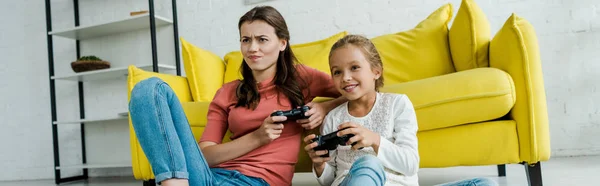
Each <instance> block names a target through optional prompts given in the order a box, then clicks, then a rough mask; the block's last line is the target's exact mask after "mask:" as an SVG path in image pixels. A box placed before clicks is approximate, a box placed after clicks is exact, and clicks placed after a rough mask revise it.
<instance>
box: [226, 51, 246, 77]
mask: <svg viewBox="0 0 600 186" xmlns="http://www.w3.org/2000/svg"><path fill="white" fill-rule="evenodd" d="M223 59H224V60H225V63H226V64H227V65H226V67H225V77H224V79H223V83H229V82H231V81H233V80H238V79H242V73H240V68H241V67H242V66H241V65H242V60H243V59H244V57H242V52H240V51H233V52H229V53H227V54H225V57H223Z"/></svg>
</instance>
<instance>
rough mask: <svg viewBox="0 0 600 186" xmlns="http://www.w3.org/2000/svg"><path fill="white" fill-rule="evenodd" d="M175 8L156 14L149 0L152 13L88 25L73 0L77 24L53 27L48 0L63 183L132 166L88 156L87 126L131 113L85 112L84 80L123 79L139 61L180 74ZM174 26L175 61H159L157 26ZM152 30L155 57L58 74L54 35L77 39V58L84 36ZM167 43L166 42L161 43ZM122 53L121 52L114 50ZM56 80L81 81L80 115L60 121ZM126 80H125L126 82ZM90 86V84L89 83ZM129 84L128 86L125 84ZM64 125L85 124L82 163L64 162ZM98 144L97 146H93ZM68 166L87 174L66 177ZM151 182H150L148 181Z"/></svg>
mask: <svg viewBox="0 0 600 186" xmlns="http://www.w3.org/2000/svg"><path fill="white" fill-rule="evenodd" d="M171 3H172V8H173V12H172V13H173V19H172V20H171V19H167V18H164V17H161V16H158V15H155V11H154V0H148V8H149V9H148V13H146V14H141V15H135V16H129V17H126V18H123V19H118V20H113V21H107V22H102V23H95V24H88V25H79V0H73V5H74V6H73V8H74V11H73V12H74V18H75V25H74V26H73V27H70V28H60V29H56V30H53V29H52V13H51V12H52V11H51V4H52V3H51V1H49V0H46V2H45V5H46V9H45V10H46V31H47V41H48V42H47V47H48V64H49V68H48V69H49V81H50V99H51V100H50V102H51V112H52V122H51V123H52V139H53V150H54V154H53V155H54V171H55V172H54V173H55V174H54V175H55V183H56V184H60V183H63V182H69V181H75V180H81V179H87V178H88V169H98V168H128V167H132V164H131V162H121V161H123V160H118V161H117V162H114V163H90V162H88V160H87V156H86V153H87V150H86V148H90V147H86V145H85V144H86V141H85V136H86V135H85V134H86V132H85V130H86V128H85V127H84V126H85V125H87V124H93V125H100V124H103V123H106V122H111V121H112V122H114V121H123V123H125V122H126V121H127V120H128V119H129V114H128V112H127V110H119V111H115V113H114V115H112V116H104V117H98V116H94V115H93V113H91V114H88V113H86V112H85V108H86V106H85V101H84V98H85V96H84V88H83V87H84V83H86V82H91V81H103V80H112V81H116V80H120V81H122V79H125V77H127V75H128V66H129V65H135V66H136V67H138V68H141V69H144V70H146V71H155V70H158V72H161V73H173V74H174V73H176V74H177V75H179V74H180V72H181V69H180V66H179V61H180V59H179V58H180V56H179V35H178V31H177V27H178V26H177V5H176V1H175V0H171ZM165 26H172V27H173V39H174V43H175V44H174V46H175V56H174V57H175V64H174V65H168V64H160V63H158V57H157V55H158V54H157V53H158V49H157V38H156V37H157V33H156V32H157V28H159V27H165ZM144 29H146V30H148V31H149V32H150V37H149V38H148V40H150V41H151V42H150V45H151V47H150V48H151V50H152V51H151V55H152V61H149V62H147V63H146V62H143V61H136V62H134V64H119V65H116V66H113V67H111V68H108V69H102V70H93V71H87V72H80V73H73V72H71V73H66V74H55V72H54V70H53V69H55V68H54V66H55V62H54V56H55V55H54V49H53V48H54V45H53V38H54V37H62V38H68V39H73V40H76V41H77V42H76V50H77V55H74V56H76V57H77V58H79V57H80V56H78V55H79V54H80V45H79V43H80V42H84V41H83V40H86V39H92V38H100V37H110V36H111V35H115V34H120V33H126V32H132V31H139V30H144ZM161 44H164V43H161ZM114 55H119V54H114ZM100 57H101V58H109V57H108V56H100ZM66 63H67V62H64V61H60V62H57V63H56V64H60V65H65V64H66ZM55 81H75V82H78V85H77V86H78V91H79V106H80V107H79V109H80V110H79V113H80V119H79V118H78V119H70V120H61V121H59V120H58V119H57V118H58V117H57V112H59V109H57V106H56V102H57V101H56V100H57V99H58V98H57V95H56V87H55V86H56V84H55ZM125 84H126V83H123V85H125ZM85 85H86V86H87V84H85ZM124 88H126V87H124ZM62 125H71V126H73V125H80V126H81V142H82V146H81V150H82V151H81V152H82V160H81V162H80V164H75V165H62V164H61V163H60V159H61V157H60V153H59V149H60V148H59V138H58V135H59V134H58V127H59V126H62ZM123 143H129V141H125V142H123ZM91 148H94V147H91ZM65 169H80V170H82V172H83V174H82V175H78V176H73V177H68V178H63V177H62V176H61V170H65ZM146 182H148V183H146ZM144 184H148V185H153V184H152V183H151V182H150V181H145V182H144Z"/></svg>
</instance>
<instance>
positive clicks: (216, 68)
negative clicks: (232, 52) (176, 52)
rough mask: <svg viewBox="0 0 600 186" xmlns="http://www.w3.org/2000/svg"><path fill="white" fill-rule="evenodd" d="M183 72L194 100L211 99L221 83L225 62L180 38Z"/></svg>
mask: <svg viewBox="0 0 600 186" xmlns="http://www.w3.org/2000/svg"><path fill="white" fill-rule="evenodd" d="M181 49H182V56H183V66H184V67H185V74H186V76H187V78H188V81H189V83H190V90H191V92H192V96H193V98H194V101H211V100H212V99H213V97H214V96H215V93H216V92H217V90H218V89H219V88H221V86H222V85H223V75H224V73H225V64H224V62H223V60H221V58H220V57H219V56H217V55H215V54H213V53H212V52H210V51H208V50H204V49H202V48H198V47H196V46H194V45H193V44H191V43H189V42H187V41H185V40H184V39H183V38H181Z"/></svg>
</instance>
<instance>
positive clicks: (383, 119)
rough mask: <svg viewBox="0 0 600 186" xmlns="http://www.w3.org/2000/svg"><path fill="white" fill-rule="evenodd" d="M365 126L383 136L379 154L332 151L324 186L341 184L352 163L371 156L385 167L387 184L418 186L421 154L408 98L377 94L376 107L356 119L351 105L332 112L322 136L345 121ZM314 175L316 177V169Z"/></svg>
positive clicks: (370, 150)
mask: <svg viewBox="0 0 600 186" xmlns="http://www.w3.org/2000/svg"><path fill="white" fill-rule="evenodd" d="M349 121H351V122H354V123H356V124H359V125H362V126H363V127H364V128H367V129H369V130H371V131H373V132H375V133H378V134H379V135H380V136H381V139H380V144H379V153H375V151H374V150H373V148H372V147H365V148H363V149H362V150H352V149H350V147H351V146H338V148H337V149H336V150H332V151H330V152H329V155H330V157H331V160H330V161H329V162H327V163H326V164H325V169H324V170H323V173H322V174H321V177H318V178H317V180H318V181H319V183H320V184H321V185H339V184H340V183H341V182H342V181H343V180H344V178H345V177H346V175H347V174H348V172H349V170H350V168H351V167H352V163H354V161H356V160H357V159H358V158H360V157H362V156H365V155H368V154H371V155H374V156H376V157H377V158H378V159H379V160H380V161H381V163H382V164H383V167H384V171H385V176H386V183H385V185H402V186H413V185H419V182H418V176H417V172H418V170H419V160H420V158H419V151H418V142H417V135H416V134H417V128H418V126H417V118H416V115H415V110H414V107H413V105H412V103H411V102H410V100H409V99H408V97H407V96H406V95H403V94H392V93H377V97H376V98H375V105H374V106H373V108H372V109H371V111H369V113H368V114H367V115H366V116H364V117H354V116H352V115H350V113H349V112H348V102H346V103H343V104H341V105H339V106H338V107H336V108H335V109H333V110H331V111H330V112H329V113H328V114H327V116H325V121H324V122H323V125H322V127H321V134H322V135H325V134H329V133H331V132H335V131H336V130H337V128H338V126H339V125H340V124H342V123H345V122H349ZM313 174H314V175H315V176H316V173H315V170H314V168H313Z"/></svg>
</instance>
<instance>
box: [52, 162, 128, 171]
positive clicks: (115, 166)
mask: <svg viewBox="0 0 600 186" xmlns="http://www.w3.org/2000/svg"><path fill="white" fill-rule="evenodd" d="M128 167H131V163H129V164H126V163H122V164H80V165H68V166H58V167H56V170H61V169H63V170H64V169H84V168H88V169H96V168H128Z"/></svg>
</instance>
